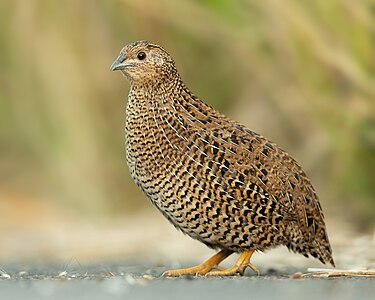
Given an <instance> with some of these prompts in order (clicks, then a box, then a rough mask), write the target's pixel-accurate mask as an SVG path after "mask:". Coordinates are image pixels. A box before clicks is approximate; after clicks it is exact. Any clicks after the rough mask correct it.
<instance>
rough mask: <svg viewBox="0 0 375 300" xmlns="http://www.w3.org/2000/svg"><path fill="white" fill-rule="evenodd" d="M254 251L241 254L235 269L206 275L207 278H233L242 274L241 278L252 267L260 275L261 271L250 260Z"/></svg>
mask: <svg viewBox="0 0 375 300" xmlns="http://www.w3.org/2000/svg"><path fill="white" fill-rule="evenodd" d="M253 253H254V250H245V251H244V252H242V253H241V255H240V257H239V258H238V259H237V261H236V263H235V264H234V266H233V267H231V268H229V269H225V270H218V271H211V272H208V273H207V274H206V276H233V275H236V274H240V275H241V276H242V275H243V274H244V273H245V269H246V268H247V267H250V269H252V270H253V271H254V272H255V273H257V274H258V275H259V274H260V273H259V269H258V268H257V267H256V266H254V265H253V264H252V263H250V258H251V256H252V255H253Z"/></svg>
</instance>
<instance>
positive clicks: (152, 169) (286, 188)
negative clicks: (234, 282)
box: [111, 41, 334, 275]
mask: <svg viewBox="0 0 375 300" xmlns="http://www.w3.org/2000/svg"><path fill="white" fill-rule="evenodd" d="M111 70H121V72H122V73H123V74H124V76H125V77H126V78H127V79H128V81H129V82H130V84H131V90H130V93H129V97H128V104H127V110H126V126H125V130H126V150H127V153H126V158H127V163H128V166H129V170H130V173H131V176H132V178H133V179H134V181H135V182H136V184H137V185H138V186H139V187H140V188H141V190H142V191H143V192H144V193H145V194H146V196H147V197H148V198H149V199H150V200H151V202H152V203H153V204H154V205H155V206H156V207H157V208H158V209H159V210H160V211H161V212H162V213H163V215H164V216H165V217H166V218H167V219H168V220H169V221H170V222H171V223H172V224H173V225H174V226H175V227H176V228H178V229H180V230H181V231H182V232H183V233H185V234H187V235H189V236H190V237H192V238H194V239H197V240H199V241H201V242H202V243H204V244H206V245H207V246H209V247H211V248H217V249H222V251H221V252H219V253H218V254H217V255H216V256H214V257H213V258H211V259H210V260H208V261H206V262H205V263H204V264H202V265H199V266H197V267H194V268H190V269H183V270H178V271H169V272H167V275H180V274H187V273H188V274H194V273H199V274H206V273H208V272H210V271H211V270H212V269H213V268H215V267H216V266H217V264H218V263H220V261H221V260H223V259H225V258H226V257H227V256H228V255H230V254H231V253H233V252H239V253H243V255H241V257H240V259H239V260H238V262H237V264H236V265H235V266H234V267H233V268H234V269H232V270H231V271H228V272H226V273H225V272H223V271H216V272H210V273H209V274H212V275H233V274H235V273H241V274H242V273H243V271H244V269H245V268H246V267H247V266H250V267H253V268H254V270H256V268H255V267H254V266H252V265H251V264H250V263H249V260H250V257H251V254H252V253H253V251H263V250H265V249H268V248H273V247H276V246H279V245H285V246H286V247H288V248H289V249H290V250H292V251H294V252H298V253H301V254H303V255H304V256H306V257H307V256H309V255H311V256H313V257H315V258H317V259H319V260H320V261H321V262H323V263H326V262H328V263H331V264H332V265H334V262H333V258H332V251H331V247H330V244H329V241H328V237H327V233H326V229H325V224H324V217H323V212H322V208H321V206H320V204H319V200H318V197H317V195H316V193H315V191H314V188H313V187H312V185H311V183H310V181H309V179H308V178H307V176H306V174H305V173H304V171H303V170H302V169H301V167H300V166H299V165H298V164H297V162H296V161H295V160H294V159H293V158H292V157H291V156H290V155H288V154H287V153H286V152H285V151H283V150H281V149H280V148H279V147H278V146H277V145H275V144H274V143H272V142H270V141H269V140H267V139H266V138H264V137H263V136H261V135H259V134H257V133H255V132H253V131H251V130H249V129H248V128H246V127H245V126H244V125H241V124H239V123H237V122H236V121H233V120H231V119H229V118H227V117H226V116H224V115H222V114H220V113H219V112H217V111H216V110H214V109H213V108H211V107H210V106H208V105H207V104H205V103H204V102H202V101H201V100H199V99H198V98H197V97H196V96H194V95H193V94H192V93H191V92H190V91H189V89H188V88H187V87H186V86H185V85H184V83H183V82H182V80H181V78H180V76H179V74H178V71H177V69H176V67H175V63H174V61H173V59H172V58H171V57H170V55H169V54H168V53H167V52H166V51H165V50H164V49H163V48H161V47H160V46H158V45H155V44H152V43H149V42H147V41H140V42H135V43H132V44H129V45H127V46H125V47H124V48H123V49H122V50H121V53H120V56H119V57H118V58H117V60H116V61H115V62H114V63H113V65H112V66H111ZM207 266H208V267H207Z"/></svg>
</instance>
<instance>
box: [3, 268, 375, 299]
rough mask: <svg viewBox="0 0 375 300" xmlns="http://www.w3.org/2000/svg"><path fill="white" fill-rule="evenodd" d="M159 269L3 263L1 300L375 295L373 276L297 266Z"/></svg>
mask: <svg viewBox="0 0 375 300" xmlns="http://www.w3.org/2000/svg"><path fill="white" fill-rule="evenodd" d="M164 270H165V268H163V267H159V266H153V268H151V269H148V268H145V267H142V265H141V264H139V265H137V264H135V265H134V264H133V265H129V264H126V263H123V262H117V263H100V264H98V265H88V266H85V265H77V266H74V267H65V266H61V265H44V266H37V267H36V266H34V267H30V266H15V265H9V266H4V265H2V269H1V273H0V299H7V300H12V299H30V300H34V299H57V300H60V299H64V300H66V299H92V300H96V299H240V298H244V299H306V300H309V299H343V300H346V299H374V297H375V279H371V278H353V277H346V278H304V279H293V278H291V277H290V275H291V274H293V273H294V272H296V271H297V270H292V269H290V270H286V271H282V272H281V271H275V270H272V269H270V270H261V272H262V275H261V276H257V275H253V274H252V273H251V271H247V272H246V275H245V276H244V277H229V278H205V277H193V276H192V277H182V278H162V277H160V274H161V273H162V272H163V271H164Z"/></svg>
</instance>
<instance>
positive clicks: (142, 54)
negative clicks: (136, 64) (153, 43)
mask: <svg viewBox="0 0 375 300" xmlns="http://www.w3.org/2000/svg"><path fill="white" fill-rule="evenodd" d="M137 58H138V59H139V60H144V59H145V58H146V53H144V52H139V53H138V54H137Z"/></svg>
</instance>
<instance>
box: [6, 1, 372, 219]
mask: <svg viewBox="0 0 375 300" xmlns="http://www.w3.org/2000/svg"><path fill="white" fill-rule="evenodd" d="M0 25H1V26H0V195H7V197H15V196H14V195H21V196H27V197H30V198H32V199H35V201H36V200H38V199H42V200H43V201H50V202H52V203H56V204H57V205H60V206H61V207H64V208H65V209H67V210H72V211H78V212H79V213H81V214H82V215H87V216H95V217H97V216H111V215H113V214H114V213H124V214H126V213H127V212H134V211H135V210H139V209H140V208H143V207H145V206H146V204H147V201H146V199H145V197H143V195H142V194H141V192H139V191H138V190H137V188H136V187H135V185H134V184H133V183H132V182H131V180H130V177H129V175H128V172H127V168H126V164H125V153H124V145H123V143H124V138H123V127H124V125H123V124H124V118H125V115H124V113H125V105H126V101H125V99H126V94H127V91H128V89H129V86H128V84H127V83H126V82H125V80H124V79H123V78H122V76H120V74H118V73H111V72H109V66H110V64H111V63H112V61H113V60H114V59H115V58H116V56H117V54H118V52H119V50H120V49H121V48H122V46H123V45H124V44H126V43H129V42H131V41H134V40H140V39H148V40H151V41H154V42H157V43H159V44H161V45H163V46H164V47H165V48H166V49H167V50H168V51H169V52H170V53H171V54H172V55H173V56H174V58H175V60H176V63H177V65H178V67H179V70H180V72H181V73H182V76H183V78H184V80H185V82H186V83H187V85H188V86H189V87H190V88H191V90H192V91H193V92H195V93H196V94H197V95H199V96H200V97H201V98H203V99H205V101H207V102H208V103H210V104H211V105H213V106H215V107H217V108H218V109H220V110H221V111H222V112H224V113H226V114H228V115H229V116H231V117H232V118H236V119H238V120H240V121H241V122H242V123H244V124H246V125H247V126H249V127H250V128H252V129H254V130H255V131H257V132H260V133H261V134H263V135H265V136H267V137H269V138H270V139H272V140H273V141H275V142H276V143H278V144H279V145H280V146H281V147H282V148H284V149H286V150H287V151H288V152H289V153H291V154H292V155H293V156H294V157H295V158H296V159H297V160H298V161H299V162H300V163H301V164H302V166H303V167H304V169H305V170H306V171H307V173H308V174H309V175H310V177H311V178H312V181H313V183H314V185H315V186H316V188H317V190H318V193H319V195H320V198H321V201H322V204H323V206H324V207H325V208H326V210H327V211H328V213H329V214H333V215H334V214H336V215H340V214H345V213H346V215H347V216H348V217H350V218H353V219H352V220H356V221H357V224H359V225H363V226H367V225H369V224H373V222H374V220H375V179H374V178H375V173H374V170H375V121H374V118H375V0H362V1H354V0H342V1H339V0H338V1H333V0H332V1H326V0H316V1H296V0H295V1H293V0H290V1H276V0H265V1H255V0H254V1H252V0H242V1H229V0H227V1H226V0H220V1H218V0H204V1H203V0H201V1H198V0H195V1H193V0H191V1H188V0H183V1H173V0H169V1H167V0H164V1H146V0H141V1H140V0H133V1H131V0H82V1H75V0H64V1H53V0H28V1H24V0H14V1H6V0H5V1H0Z"/></svg>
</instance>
